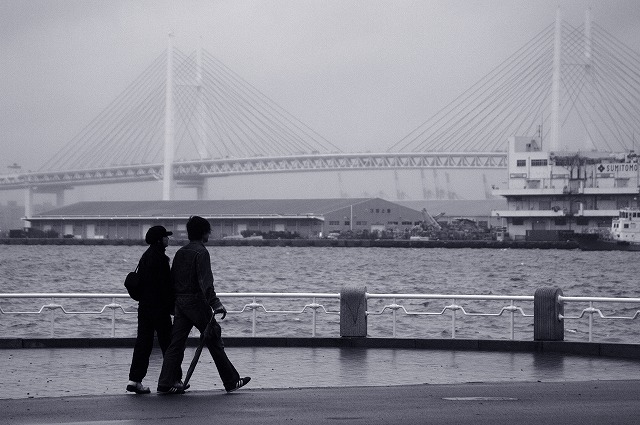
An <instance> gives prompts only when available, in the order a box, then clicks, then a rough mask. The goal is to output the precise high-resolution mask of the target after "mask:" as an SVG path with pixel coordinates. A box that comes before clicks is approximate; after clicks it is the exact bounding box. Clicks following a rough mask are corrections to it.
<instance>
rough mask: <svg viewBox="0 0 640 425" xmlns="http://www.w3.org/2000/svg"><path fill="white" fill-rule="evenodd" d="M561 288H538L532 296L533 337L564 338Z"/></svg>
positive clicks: (555, 339)
mask: <svg viewBox="0 0 640 425" xmlns="http://www.w3.org/2000/svg"><path fill="white" fill-rule="evenodd" d="M560 296H562V289H560V288H538V289H536V292H535V294H534V296H533V339H534V340H536V341H563V340H564V320H563V315H564V303H563V302H562V300H560Z"/></svg>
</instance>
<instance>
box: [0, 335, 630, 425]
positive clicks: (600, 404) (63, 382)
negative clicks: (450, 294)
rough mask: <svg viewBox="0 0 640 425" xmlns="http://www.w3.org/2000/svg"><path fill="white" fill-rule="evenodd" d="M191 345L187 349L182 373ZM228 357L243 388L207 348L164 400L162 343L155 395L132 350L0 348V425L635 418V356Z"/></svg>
mask: <svg viewBox="0 0 640 425" xmlns="http://www.w3.org/2000/svg"><path fill="white" fill-rule="evenodd" d="M193 351H194V349H193V348H192V347H189V348H187V352H186V355H185V363H184V367H185V370H186V367H187V366H188V362H189V361H190V359H191V356H192V354H193ZM227 352H228V354H229V357H230V359H231V360H232V361H233V362H234V364H235V365H236V367H237V369H238V370H239V372H240V373H241V375H249V376H251V377H252V381H251V383H250V384H249V385H248V386H247V387H246V388H243V389H241V390H240V391H238V392H236V393H233V394H226V393H225V392H224V390H223V389H222V384H221V382H220V379H219V377H218V375H217V373H216V371H215V367H214V365H213V361H212V359H211V357H210V356H209V354H208V353H207V352H206V351H205V352H204V353H203V355H202V357H201V360H200V363H199V364H198V367H197V369H196V371H195V373H194V376H193V378H192V380H191V385H192V387H191V389H190V390H189V391H188V392H187V394H185V395H180V396H163V395H157V394H156V393H155V387H156V383H157V377H158V374H159V369H160V364H161V355H160V352H159V351H158V350H156V351H154V353H153V355H152V359H151V365H150V368H149V373H148V375H147V378H146V379H145V381H144V383H145V385H148V386H149V387H151V389H152V394H151V395H133V394H127V393H126V392H125V390H124V388H125V386H126V383H127V376H128V370H129V364H130V360H131V353H132V350H131V349H129V348H43V349H6V350H0V362H1V364H2V382H3V385H0V399H1V400H0V412H3V413H2V414H1V415H2V421H1V422H2V423H16V424H17V423H92V424H116V423H117V424H123V423H136V422H138V421H142V420H143V419H146V420H152V422H147V423H159V424H162V423H180V422H182V421H183V420H184V421H186V420H187V419H189V421H190V423H196V424H197V423H211V421H212V418H215V422H218V419H222V420H221V421H220V422H219V423H224V424H225V425H229V424H235V423H247V422H248V421H250V422H253V423H258V424H263V423H283V422H284V421H285V420H286V419H290V420H292V421H293V422H294V423H295V422H304V423H327V422H331V421H345V420H347V421H349V422H350V423H368V424H370V423H398V422H404V423H444V422H445V421H446V422H448V423H462V421H463V420H465V422H466V421H469V422H471V421H473V423H509V422H512V421H513V416H511V415H516V417H517V422H518V423H552V420H553V422H554V423H555V422H558V421H560V423H576V424H577V423H580V424H582V425H584V424H586V423H596V422H598V421H597V420H596V419H597V418H602V421H603V422H604V421H605V419H606V420H607V421H608V422H609V423H616V424H618V423H637V421H638V417H640V416H639V415H640V361H638V360H625V359H616V358H605V357H582V356H575V355H562V354H559V353H527V352H512V353H510V352H483V351H448V350H411V349H397V348H396V349H371V348H369V349H365V348H303V347H300V348H298V347H290V348H286V347H229V348H227ZM532 415H533V416H532ZM554 415H557V416H558V417H559V418H562V419H561V420H560V419H558V418H555V419H554ZM427 418H431V419H429V420H426V419H427ZM456 418H457V419H456ZM531 418H537V419H536V420H535V421H534V420H533V419H531ZM545 418H546V419H545ZM627 419H628V421H627Z"/></svg>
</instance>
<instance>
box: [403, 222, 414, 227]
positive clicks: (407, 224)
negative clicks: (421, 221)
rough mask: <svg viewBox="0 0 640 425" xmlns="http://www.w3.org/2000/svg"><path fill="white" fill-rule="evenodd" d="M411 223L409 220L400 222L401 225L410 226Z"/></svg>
mask: <svg viewBox="0 0 640 425" xmlns="http://www.w3.org/2000/svg"><path fill="white" fill-rule="evenodd" d="M412 224H413V223H412V222H410V221H403V222H402V225H403V226H411V225H412Z"/></svg>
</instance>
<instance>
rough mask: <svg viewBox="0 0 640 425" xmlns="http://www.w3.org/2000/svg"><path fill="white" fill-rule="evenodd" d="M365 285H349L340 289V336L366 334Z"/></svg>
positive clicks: (364, 335)
mask: <svg viewBox="0 0 640 425" xmlns="http://www.w3.org/2000/svg"><path fill="white" fill-rule="evenodd" d="M366 293H367V287H366V286H350V287H344V288H342V291H340V336H351V337H366V336H367V296H366Z"/></svg>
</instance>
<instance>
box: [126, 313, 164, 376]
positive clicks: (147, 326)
mask: <svg viewBox="0 0 640 425" xmlns="http://www.w3.org/2000/svg"><path fill="white" fill-rule="evenodd" d="M154 333H156V334H157V335H158V344H159V345H160V349H161V350H162V354H163V355H164V353H165V351H166V350H167V348H169V344H171V315H170V314H169V312H168V311H159V309H157V308H154V307H153V306H149V305H146V304H143V303H141V304H139V305H138V336H137V337H136V344H135V346H134V348H133V358H132V359H131V368H130V369H129V380H131V381H135V382H142V380H143V379H144V377H145V376H146V375H147V369H148V368H149V356H150V355H151V350H153V336H154Z"/></svg>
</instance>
